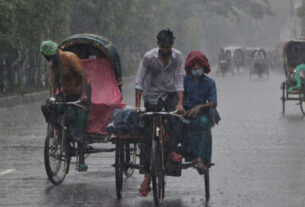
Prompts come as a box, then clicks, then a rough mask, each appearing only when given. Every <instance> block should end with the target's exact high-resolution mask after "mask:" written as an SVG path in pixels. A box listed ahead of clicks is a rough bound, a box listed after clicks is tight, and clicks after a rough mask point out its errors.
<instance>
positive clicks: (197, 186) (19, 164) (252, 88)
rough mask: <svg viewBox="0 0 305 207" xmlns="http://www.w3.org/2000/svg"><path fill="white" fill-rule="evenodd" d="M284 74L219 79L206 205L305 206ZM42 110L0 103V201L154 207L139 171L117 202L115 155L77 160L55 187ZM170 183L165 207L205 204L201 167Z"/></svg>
mask: <svg viewBox="0 0 305 207" xmlns="http://www.w3.org/2000/svg"><path fill="white" fill-rule="evenodd" d="M212 76H213V74H212ZM283 78H284V77H283V76H282V75H272V76H271V77H270V79H269V80H252V81H249V78H248V76H247V75H240V76H239V77H235V78H234V79H233V78H232V77H224V78H223V77H215V80H216V84H217V89H218V101H219V105H218V110H219V112H220V114H221V117H222V120H221V122H220V124H219V125H218V126H216V127H214V128H213V161H214V162H215V163H216V166H215V167H213V168H212V169H211V171H210V179H211V200H210V202H209V203H208V205H207V206H210V207H219V206H228V207H238V206H247V207H252V206H253V207H266V206H268V207H269V206H277V207H287V206H289V207H303V206H305V196H304V195H305V120H304V119H303V117H302V115H301V112H300V109H299V106H297V105H295V104H296V102H288V104H287V105H286V115H285V116H283V115H282V114H281V102H280V96H281V91H280V83H281V81H282V80H283ZM132 88H133V84H131V83H129V84H125V87H124V99H125V100H126V102H128V103H133V99H134V91H133V89H132ZM129 89H130V90H131V93H130V94H128V93H127V92H128V90H129ZM39 108H40V103H35V104H31V105H24V106H17V107H13V108H9V109H0V157H1V161H0V206H50V207H53V206H54V207H55V206H56V207H58V206H106V207H116V206H127V207H128V206H142V207H146V206H154V203H153V197H152V194H149V196H148V197H147V198H139V196H138V194H137V189H138V186H139V185H140V182H141V178H142V175H139V174H138V173H137V172H136V173H135V174H134V176H133V177H131V178H129V179H125V180H124V190H123V191H124V193H123V199H122V201H120V202H118V201H117V200H116V196H115V195H116V194H115V179H114V168H113V167H111V164H113V163H114V153H103V154H96V155H90V157H89V158H88V159H87V163H88V164H89V171H88V172H85V173H78V172H76V171H75V170H74V169H73V167H74V165H72V169H71V170H70V173H69V174H68V175H67V177H66V179H65V181H64V183H63V184H61V185H60V186H56V187H54V186H52V184H51V183H50V182H49V181H48V179H47V176H46V173H45V169H44V161H43V145H44V138H45V132H46V125H45V123H44V121H43V117H42V115H41V114H40V110H39ZM103 146H105V147H113V146H112V145H111V144H104V145H103ZM166 181H167V186H166V192H165V193H166V197H165V201H164V203H163V205H162V206H175V207H187V206H203V205H205V204H206V203H205V199H204V196H203V195H204V183H203V177H201V176H199V175H198V173H197V171H195V170H193V169H188V170H185V171H183V172H182V176H181V177H179V178H174V177H167V180H166Z"/></svg>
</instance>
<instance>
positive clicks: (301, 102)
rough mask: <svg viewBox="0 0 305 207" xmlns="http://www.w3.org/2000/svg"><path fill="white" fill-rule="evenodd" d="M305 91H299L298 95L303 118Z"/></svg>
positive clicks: (304, 114)
mask: <svg viewBox="0 0 305 207" xmlns="http://www.w3.org/2000/svg"><path fill="white" fill-rule="evenodd" d="M304 93H305V91H301V92H300V95H299V101H300V108H301V112H302V114H303V116H305V94H304Z"/></svg>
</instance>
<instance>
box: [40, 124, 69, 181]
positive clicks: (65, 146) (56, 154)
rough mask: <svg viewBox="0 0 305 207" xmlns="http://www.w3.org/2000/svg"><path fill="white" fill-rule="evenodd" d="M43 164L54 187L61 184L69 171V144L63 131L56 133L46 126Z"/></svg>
mask: <svg viewBox="0 0 305 207" xmlns="http://www.w3.org/2000/svg"><path fill="white" fill-rule="evenodd" d="M44 163H45V169H46V172H47V175H48V178H49V180H50V181H51V183H53V184H54V185H59V184H61V183H62V182H63V181H64V179H65V177H66V174H67V173H68V170H69V165H70V155H69V143H68V142H67V138H66V134H65V130H62V131H61V132H58V130H55V128H54V127H53V126H51V125H48V132H47V137H46V140H45V145H44Z"/></svg>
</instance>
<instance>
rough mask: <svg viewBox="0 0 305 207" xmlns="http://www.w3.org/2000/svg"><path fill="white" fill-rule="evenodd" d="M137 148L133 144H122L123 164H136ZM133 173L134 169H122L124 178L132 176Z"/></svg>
mask: <svg viewBox="0 0 305 207" xmlns="http://www.w3.org/2000/svg"><path fill="white" fill-rule="evenodd" d="M137 149H138V146H137V144H134V143H126V144H124V163H126V164H136V162H137V152H138V150H137ZM133 173H134V168H132V167H128V166H126V167H124V174H125V176H126V177H130V176H132V175H133Z"/></svg>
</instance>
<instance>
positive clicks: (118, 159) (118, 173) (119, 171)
mask: <svg viewBox="0 0 305 207" xmlns="http://www.w3.org/2000/svg"><path fill="white" fill-rule="evenodd" d="M123 171H124V151H123V143H122V141H120V140H118V141H117V143H116V150H115V187H116V195H117V199H121V198H122V189H123Z"/></svg>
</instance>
